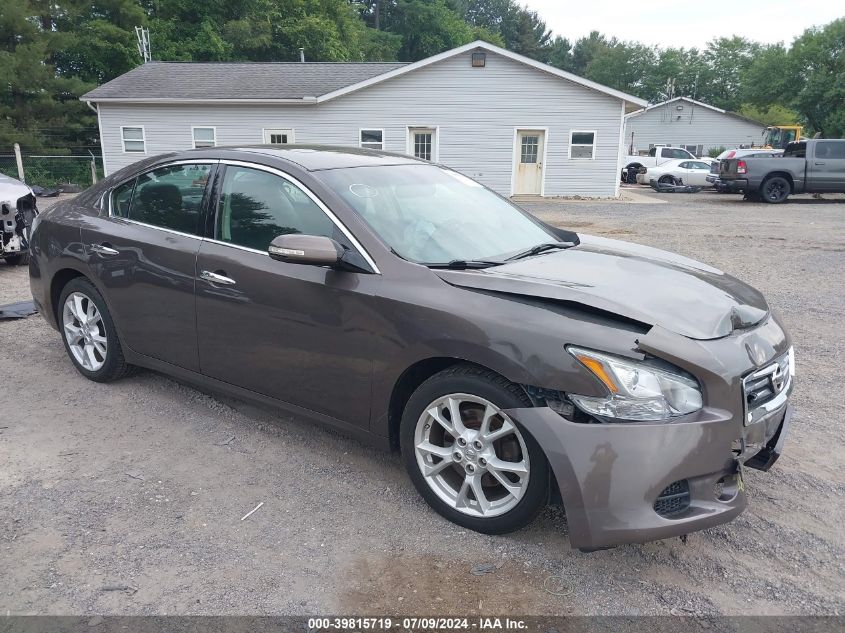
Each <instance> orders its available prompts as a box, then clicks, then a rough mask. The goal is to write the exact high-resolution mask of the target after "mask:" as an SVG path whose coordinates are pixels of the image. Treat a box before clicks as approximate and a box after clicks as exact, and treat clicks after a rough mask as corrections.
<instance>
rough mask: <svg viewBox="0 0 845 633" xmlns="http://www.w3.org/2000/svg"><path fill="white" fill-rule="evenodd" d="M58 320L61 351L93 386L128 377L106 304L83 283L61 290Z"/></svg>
mask: <svg viewBox="0 0 845 633" xmlns="http://www.w3.org/2000/svg"><path fill="white" fill-rule="evenodd" d="M58 316H59V327H60V328H61V332H62V339H63V341H64V344H65V349H66V350H67V353H68V356H70V359H71V360H72V361H73V365H74V367H76V369H77V370H78V371H79V373H81V374H82V375H83V376H85V377H86V378H90V379H91V380H93V381H95V382H111V381H113V380H117V379H119V378H122V377H123V376H125V375H126V374H127V373H129V371H130V370H131V368H132V367H131V365H127V363H126V360H125V359H124V357H123V350H122V348H121V346H120V341H119V340H118V338H117V331H116V330H115V327H114V322H113V321H112V318H111V315H110V314H109V311H108V308H107V307H106V303H105V301H103V298H102V297H101V296H100V293H99V292H97V289H96V288H94V286H93V285H92V284H91V283H90V282H89V281H88V280H87V279H84V278H81V277H78V278H76V279H72V280H71V281H70V282H68V284H67V285H66V286H65V287H64V289H63V290H62V294H61V298H60V299H59V314H58Z"/></svg>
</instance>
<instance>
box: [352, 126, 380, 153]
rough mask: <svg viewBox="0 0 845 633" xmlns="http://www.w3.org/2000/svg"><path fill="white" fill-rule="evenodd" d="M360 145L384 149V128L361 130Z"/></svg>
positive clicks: (359, 134)
mask: <svg viewBox="0 0 845 633" xmlns="http://www.w3.org/2000/svg"><path fill="white" fill-rule="evenodd" d="M358 146H359V147H365V148H366V149H384V130H360V131H359V133H358Z"/></svg>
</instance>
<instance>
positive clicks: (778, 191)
mask: <svg viewBox="0 0 845 633" xmlns="http://www.w3.org/2000/svg"><path fill="white" fill-rule="evenodd" d="M790 193H792V186H791V185H790V184H789V181H788V180H787V179H786V178H784V177H783V176H770V177H769V178H766V180H765V181H764V182H763V184H762V185H761V186H760V197H761V198H762V199H763V201H764V202H768V203H769V204H780V203H782V202H786V199H787V198H788V197H789V194H790Z"/></svg>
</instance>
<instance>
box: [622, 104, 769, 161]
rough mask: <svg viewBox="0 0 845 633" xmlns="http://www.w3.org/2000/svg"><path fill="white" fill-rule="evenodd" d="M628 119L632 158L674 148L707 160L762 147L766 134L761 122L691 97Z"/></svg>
mask: <svg viewBox="0 0 845 633" xmlns="http://www.w3.org/2000/svg"><path fill="white" fill-rule="evenodd" d="M625 119H626V131H625V147H626V149H627V151H628V152H629V153H631V154H635V153H637V152H639V151H644V150H648V149H651V148H652V147H654V146H655V145H671V146H673V147H683V148H685V149H687V150H689V151H690V152H692V153H693V154H695V155H696V156H706V155H707V152H708V151H709V150H710V149H713V148H715V147H724V148H726V149H731V148H736V147H740V146H743V145H744V146H751V145H760V144H761V143H762V142H763V140H764V132H765V131H766V126H765V125H763V124H762V123H760V122H758V121H753V120H751V119H748V118H746V117H744V116H741V115H739V114H735V113H733V112H728V111H727V110H722V109H721V108H716V107H714V106H711V105H707V104H706V103H702V102H701V101H696V100H695V99H690V98H689V97H675V98H674V99H670V100H669V101H663V102H662V103H655V104H654V105H650V106H648V107H647V108H643V109H642V110H638V111H636V112H633V113H631V114H629V115H627V116H626V117H625Z"/></svg>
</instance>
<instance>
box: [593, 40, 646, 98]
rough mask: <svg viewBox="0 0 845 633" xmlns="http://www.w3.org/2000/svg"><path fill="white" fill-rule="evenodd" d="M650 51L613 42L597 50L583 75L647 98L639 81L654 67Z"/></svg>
mask: <svg viewBox="0 0 845 633" xmlns="http://www.w3.org/2000/svg"><path fill="white" fill-rule="evenodd" d="M655 61H656V55H655V52H654V50H653V49H651V48H649V47H647V46H644V45H642V44H637V43H625V42H614V43H611V44H609V45H608V46H605V47H602V48H598V49H597V50H596V52H595V55H594V57H593V58H592V59H591V60H590V61H589V63H588V64H587V68H586V70H585V72H584V76H585V77H586V78H587V79H592V80H593V81H596V82H598V83H601V84H604V85H606V86H610V87H611V88H616V89H617V90H623V91H625V92H628V93H631V94H634V95H637V96H639V97H643V98H647V97H648V96H649V95H648V93H647V89H646V86H645V83H644V81H643V78H644V77H645V76H646V75H647V74H648V73H649V71H650V69H651V68H653V67H654V65H655Z"/></svg>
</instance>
